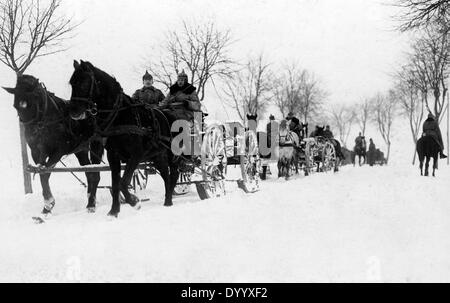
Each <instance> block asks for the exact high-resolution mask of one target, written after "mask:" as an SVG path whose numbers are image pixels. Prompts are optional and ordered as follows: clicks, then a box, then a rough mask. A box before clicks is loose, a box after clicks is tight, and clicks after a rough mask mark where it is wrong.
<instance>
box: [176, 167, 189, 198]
mask: <svg viewBox="0 0 450 303" xmlns="http://www.w3.org/2000/svg"><path fill="white" fill-rule="evenodd" d="M191 176H192V173H190V172H181V173H180V176H179V177H178V182H177V185H175V188H174V189H173V194H174V195H175V196H182V195H185V194H187V193H188V192H189V190H190V188H191V185H190V184H188V183H190V182H191ZM178 183H186V184H178Z"/></svg>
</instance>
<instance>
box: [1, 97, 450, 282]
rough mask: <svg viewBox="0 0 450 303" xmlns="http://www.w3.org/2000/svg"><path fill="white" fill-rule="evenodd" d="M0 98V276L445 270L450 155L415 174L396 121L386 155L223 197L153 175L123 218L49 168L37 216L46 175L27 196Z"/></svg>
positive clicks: (444, 274) (103, 195) (391, 276)
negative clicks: (47, 201)
mask: <svg viewBox="0 0 450 303" xmlns="http://www.w3.org/2000/svg"><path fill="white" fill-rule="evenodd" d="M0 109H1V114H2V119H0V137H1V138H2V157H0V169H1V172H2V174H1V176H0V181H1V183H0V184H2V188H1V189H0V203H1V205H2V209H1V212H0V239H1V242H0V282H21V281H27V282H40V281H45V282H47V281H50V282H74V281H83V282H133V281H138V282H310V281H313V282H348V281H352V282H357V281H358V282H378V281H381V282H406V281H410V282H425V281H426V282H430V281H433V282H450V239H449V237H448V235H449V233H450V223H449V217H450V206H449V205H450V201H449V199H450V198H449V197H450V187H449V181H448V180H450V167H449V166H447V165H446V164H445V163H443V162H441V163H440V169H439V170H438V171H437V177H436V178H432V177H429V178H424V177H420V176H419V171H418V168H417V166H416V167H412V166H411V164H410V161H411V160H412V150H413V149H412V147H411V146H410V145H411V144H410V141H411V139H410V135H409V134H408V133H403V134H402V133H401V132H400V131H395V132H394V134H395V136H394V138H393V146H392V155H391V164H390V165H389V166H387V167H372V168H371V167H367V166H364V167H362V168H359V167H356V168H353V167H344V168H342V170H341V171H340V172H339V173H337V174H332V173H330V174H315V175H312V176H310V177H307V178H305V177H302V176H301V177H297V178H294V179H292V180H290V181H287V182H286V181H284V180H276V179H275V178H274V176H272V178H271V179H270V180H268V181H266V182H263V183H262V186H261V191H260V192H258V193H255V194H249V195H247V194H245V193H243V192H242V191H240V190H239V189H238V188H237V186H236V185H235V184H227V185H228V195H227V196H226V197H223V198H218V199H211V200H208V201H200V199H199V198H198V196H197V194H196V193H195V191H194V188H193V191H192V193H191V194H190V195H188V196H186V197H181V198H176V200H175V201H174V204H175V206H174V207H172V208H164V207H163V206H162V204H163V190H162V188H163V186H162V181H161V180H160V179H159V178H158V177H154V178H152V180H151V181H150V186H149V190H148V191H146V192H145V193H144V196H145V197H150V198H151V201H150V202H147V203H144V204H143V208H142V209H141V211H139V212H137V211H135V210H134V209H131V208H130V207H127V206H125V207H123V208H122V212H121V214H120V218H119V219H118V220H117V221H108V220H107V218H106V213H107V211H108V210H109V207H110V195H109V193H108V192H107V191H105V190H101V191H100V193H99V195H98V200H99V201H98V202H99V204H100V207H99V209H98V211H97V213H96V214H93V215H92V214H87V213H86V212H85V210H84V207H85V205H86V203H87V200H86V193H85V190H84V189H83V188H82V187H81V186H80V185H79V184H77V181H76V180H75V179H74V178H73V177H71V176H70V175H68V174H54V175H53V176H52V178H51V179H50V181H51V186H52V189H53V193H54V195H55V197H56V199H57V206H56V208H55V216H54V217H53V218H52V219H51V220H50V221H49V222H48V223H47V224H44V225H35V224H33V223H32V221H31V219H30V218H31V216H33V215H36V214H38V213H39V211H40V210H41V208H42V198H41V190H40V184H39V178H38V177H36V180H35V181H34V182H33V186H34V190H35V193H34V194H33V195H29V196H26V197H25V196H24V194H23V188H22V174H21V167H20V165H21V163H20V150H19V140H18V123H17V118H16V116H17V115H16V113H15V110H14V108H13V107H12V106H11V104H10V103H2V104H0ZM398 124H399V125H401V124H400V122H398ZM403 125H405V124H403ZM399 129H400V127H399ZM406 131H407V129H406ZM373 133H374V134H375V132H373ZM377 141H378V140H376V144H377V145H380V144H379V142H377ZM382 148H383V147H382ZM383 149H384V148H383ZM384 150H385V149H384ZM67 160H68V163H70V164H75V161H74V158H73V156H71V157H69V158H68V159H67ZM272 171H273V172H274V173H275V172H276V169H275V168H272ZM79 176H80V177H82V178H83V179H84V176H83V174H79ZM101 183H102V184H103V185H105V184H109V183H110V179H109V176H108V175H107V174H102V182H101Z"/></svg>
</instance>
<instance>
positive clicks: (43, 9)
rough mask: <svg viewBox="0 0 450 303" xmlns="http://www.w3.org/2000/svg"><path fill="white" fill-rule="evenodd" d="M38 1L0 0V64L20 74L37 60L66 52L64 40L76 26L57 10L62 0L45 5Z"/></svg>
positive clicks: (55, 0) (53, 0) (51, 0)
mask: <svg viewBox="0 0 450 303" xmlns="http://www.w3.org/2000/svg"><path fill="white" fill-rule="evenodd" d="M41 2H42V1H39V0H27V1H25V0H0V61H1V62H2V63H3V64H5V65H6V66H8V67H9V68H11V69H12V70H13V71H14V72H15V73H16V74H17V75H21V74H23V73H24V72H25V70H26V69H27V68H28V67H29V66H30V65H31V63H32V62H33V61H34V60H35V59H36V58H39V57H44V56H48V55H51V54H55V53H58V52H62V51H64V50H65V49H64V48H63V47H62V46H61V42H62V41H63V40H64V39H67V38H69V34H70V33H71V32H72V31H73V30H74V28H75V27H76V25H75V24H73V23H72V22H71V20H70V19H67V18H65V17H63V16H58V14H57V11H58V8H59V7H60V5H61V0H50V2H49V3H48V5H47V6H45V5H42V3H41Z"/></svg>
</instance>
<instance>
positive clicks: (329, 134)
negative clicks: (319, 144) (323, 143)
mask: <svg viewBox="0 0 450 303" xmlns="http://www.w3.org/2000/svg"><path fill="white" fill-rule="evenodd" d="M323 136H324V137H325V138H327V139H333V138H334V135H333V132H332V131H331V129H330V126H329V125H327V126H326V127H325V130H324V131H323Z"/></svg>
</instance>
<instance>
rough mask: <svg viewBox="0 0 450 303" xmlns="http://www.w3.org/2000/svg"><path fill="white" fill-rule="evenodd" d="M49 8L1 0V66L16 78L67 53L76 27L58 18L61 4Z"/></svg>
mask: <svg viewBox="0 0 450 303" xmlns="http://www.w3.org/2000/svg"><path fill="white" fill-rule="evenodd" d="M46 3H47V5H45V4H42V3H41V1H40V0H0V62H1V63H3V64H5V65H6V66H7V67H9V68H10V69H11V70H12V71H13V72H14V73H15V74H16V76H17V77H18V76H20V75H22V74H24V73H25V71H26V69H27V68H28V67H29V66H30V65H31V63H33V62H34V60H35V59H37V58H39V57H44V56H48V55H51V54H55V53H58V52H62V51H64V50H65V49H64V48H63V47H62V46H61V45H62V42H63V40H65V39H67V38H69V37H70V35H69V34H70V33H71V32H72V31H73V30H74V29H75V27H76V26H77V25H75V24H73V23H72V22H71V21H70V19H67V18H65V17H63V16H59V15H58V13H57V11H58V8H59V7H60V4H61V1H60V0H49V2H48V1H47V2H46ZM19 125H20V126H19V127H20V144H21V149H22V166H23V172H24V173H23V176H24V187H25V193H26V194H28V193H32V192H33V190H32V186H31V176H30V174H29V173H27V172H26V171H25V168H26V167H27V166H28V164H29V163H28V150H27V144H26V141H25V128H24V126H23V125H22V123H20V124H19Z"/></svg>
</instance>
